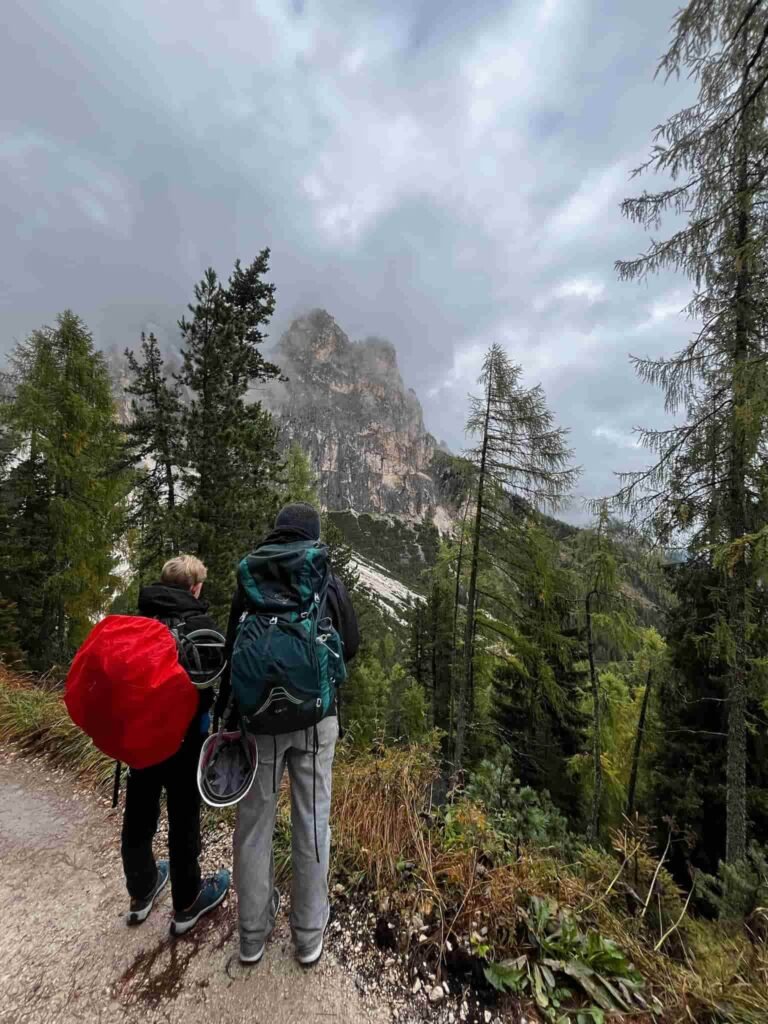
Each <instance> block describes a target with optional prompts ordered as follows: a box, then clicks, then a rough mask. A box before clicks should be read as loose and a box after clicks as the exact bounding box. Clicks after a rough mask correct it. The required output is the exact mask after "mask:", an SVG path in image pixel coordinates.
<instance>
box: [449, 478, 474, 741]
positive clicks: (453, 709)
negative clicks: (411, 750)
mask: <svg viewBox="0 0 768 1024" xmlns="http://www.w3.org/2000/svg"><path fill="white" fill-rule="evenodd" d="M470 497H471V495H468V496H467V500H466V503H465V505H464V515H463V516H462V519H461V538H460V540H459V557H458V560H457V565H456V592H455V594H454V598H453V634H452V642H451V680H450V688H451V696H450V704H451V706H450V711H449V720H448V740H449V742H448V747H447V749H450V748H451V746H452V741H453V729H454V724H455V718H456V700H455V694H454V688H455V682H456V654H457V648H458V644H457V633H458V629H459V596H460V593H461V565H462V560H463V557H464V531H465V528H466V525H467V514H468V512H469V501H470Z"/></svg>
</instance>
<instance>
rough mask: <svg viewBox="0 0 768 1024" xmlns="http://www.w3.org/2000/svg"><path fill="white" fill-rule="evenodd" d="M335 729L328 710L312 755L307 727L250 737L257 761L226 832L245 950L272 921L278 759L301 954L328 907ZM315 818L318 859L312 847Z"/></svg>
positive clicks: (315, 939) (251, 949)
mask: <svg viewBox="0 0 768 1024" xmlns="http://www.w3.org/2000/svg"><path fill="white" fill-rule="evenodd" d="M338 735H339V725H338V719H337V718H336V717H335V716H333V717H330V718H324V719H323V720H322V721H321V722H319V723H318V725H317V737H318V750H317V754H316V755H313V739H314V737H313V730H312V729H307V730H304V729H302V730H301V731H300V732H294V733H288V734H286V735H284V736H275V737H272V736H258V737H257V742H258V745H259V767H258V771H257V773H256V779H255V780H254V783H253V786H252V787H251V791H250V793H248V795H247V796H246V797H245V798H244V799H243V800H241V801H240V803H239V804H238V805H237V827H236V828H235V840H234V847H235V849H234V868H235V888H236V889H237V901H238V907H239V915H240V945H241V949H242V950H243V952H244V953H245V954H246V955H248V954H251V953H256V952H258V950H259V949H260V948H261V944H262V943H263V942H264V941H266V939H267V938H268V937H269V934H270V932H271V931H272V928H273V927H274V923H275V921H274V910H273V902H272V891H273V888H274V860H273V854H272V834H273V832H274V828H275V814H276V811H277V791H278V790H279V788H280V780H281V779H282V777H283V769H284V768H285V765H286V763H287V764H288V775H289V776H290V780H291V871H292V884H291V931H292V933H293V941H294V943H295V945H296V949H297V951H298V953H299V954H301V953H304V952H309V951H311V950H313V949H314V948H315V946H317V944H318V943H319V942H320V939H321V938H322V935H323V931H324V930H325V926H326V924H327V922H328V913H329V903H328V861H329V858H330V852H331V829H330V824H329V819H330V814H331V774H332V767H333V755H334V751H335V749H336V739H337V738H338ZM313 760H314V786H313ZM273 769H274V786H273ZM313 789H314V797H313ZM313 804H314V806H313ZM315 816H316V818H315ZM315 820H316V822H317V845H318V849H319V853H320V862H319V863H318V860H317V856H316V853H315Z"/></svg>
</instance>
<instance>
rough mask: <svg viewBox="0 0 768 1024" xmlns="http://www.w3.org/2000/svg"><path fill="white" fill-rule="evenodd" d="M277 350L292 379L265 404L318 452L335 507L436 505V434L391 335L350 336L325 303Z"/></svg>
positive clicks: (414, 513)
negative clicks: (426, 423)
mask: <svg viewBox="0 0 768 1024" xmlns="http://www.w3.org/2000/svg"><path fill="white" fill-rule="evenodd" d="M273 357H274V359H275V361H276V362H277V363H278V365H279V366H280V367H281V368H282V370H283V373H284V374H285V375H286V377H288V381H287V382H286V383H281V384H279V385H275V386H274V387H272V388H270V389H269V391H268V394H267V396H266V404H267V405H268V407H269V408H271V410H272V411H273V412H274V413H275V415H276V417H277V419H278V420H279V422H280V425H281V429H282V432H283V435H284V438H285V440H286V441H287V442H290V441H292V440H295V441H297V442H298V443H299V444H301V446H302V448H303V449H304V450H305V451H306V452H307V454H308V455H309V457H310V460H311V462H312V465H313V468H314V470H315V472H316V473H317V474H318V478H319V482H320V497H321V501H322V502H323V504H324V505H325V506H326V507H328V508H331V509H345V508H352V509H355V510H356V511H360V512H383V513H396V514H398V515H404V516H407V517H409V518H413V519H417V520H422V519H424V518H426V517H433V516H434V515H435V513H436V511H437V509H438V506H439V501H438V496H437V493H436V490H435V484H434V481H433V479H432V476H431V473H430V467H431V463H432V458H433V455H434V452H435V448H436V441H435V439H434V438H433V437H432V435H431V434H429V433H428V432H427V430H426V428H425V426H424V417H423V414H422V409H421V403H420V402H419V400H418V398H417V396H416V394H415V392H414V391H413V390H411V389H408V388H406V387H405V385H404V383H403V380H402V377H401V375H400V370H399V368H398V365H397V351H396V349H395V347H394V345H393V344H392V343H391V342H389V341H386V340H384V339H382V338H375V337H372V338H366V339H365V340H363V341H350V339H349V338H348V337H347V335H346V334H345V333H344V331H343V330H342V329H341V327H339V325H338V324H337V323H336V321H335V320H334V319H333V317H332V316H331V315H330V314H329V313H327V312H326V311H325V310H320V309H317V310H313V311H312V312H310V313H307V314H306V315H305V316H301V317H298V318H297V319H296V320H294V321H293V323H292V324H291V326H290V327H289V328H288V330H287V331H286V332H285V333H284V334H283V336H282V338H281V339H280V341H279V343H278V345H277V347H276V350H275V352H274V353H273Z"/></svg>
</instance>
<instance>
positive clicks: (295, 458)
mask: <svg viewBox="0 0 768 1024" xmlns="http://www.w3.org/2000/svg"><path fill="white" fill-rule="evenodd" d="M283 477H284V483H283V487H282V493H281V495H280V500H281V501H284V502H286V504H287V503H288V502H291V501H306V502H309V504H310V505H318V504H319V499H318V496H317V477H316V476H315V475H314V473H313V472H312V467H311V466H310V464H309V459H308V458H307V455H306V453H305V452H304V450H303V449H302V448H301V446H300V445H299V444H298V443H297V442H296V441H293V442H292V443H291V445H290V447H289V448H288V454H287V455H286V459H285V468H284V470H283Z"/></svg>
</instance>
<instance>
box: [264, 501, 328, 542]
mask: <svg viewBox="0 0 768 1024" xmlns="http://www.w3.org/2000/svg"><path fill="white" fill-rule="evenodd" d="M275 529H276V530H296V532H297V533H302V534H303V535H304V536H306V538H307V540H319V539H320V513H319V512H318V511H317V509H316V508H315V506H314V505H310V504H309V502H308V501H294V502H292V503H291V504H290V505H284V506H283V508H281V509H280V511H279V512H278V513H277V519H275Z"/></svg>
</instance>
